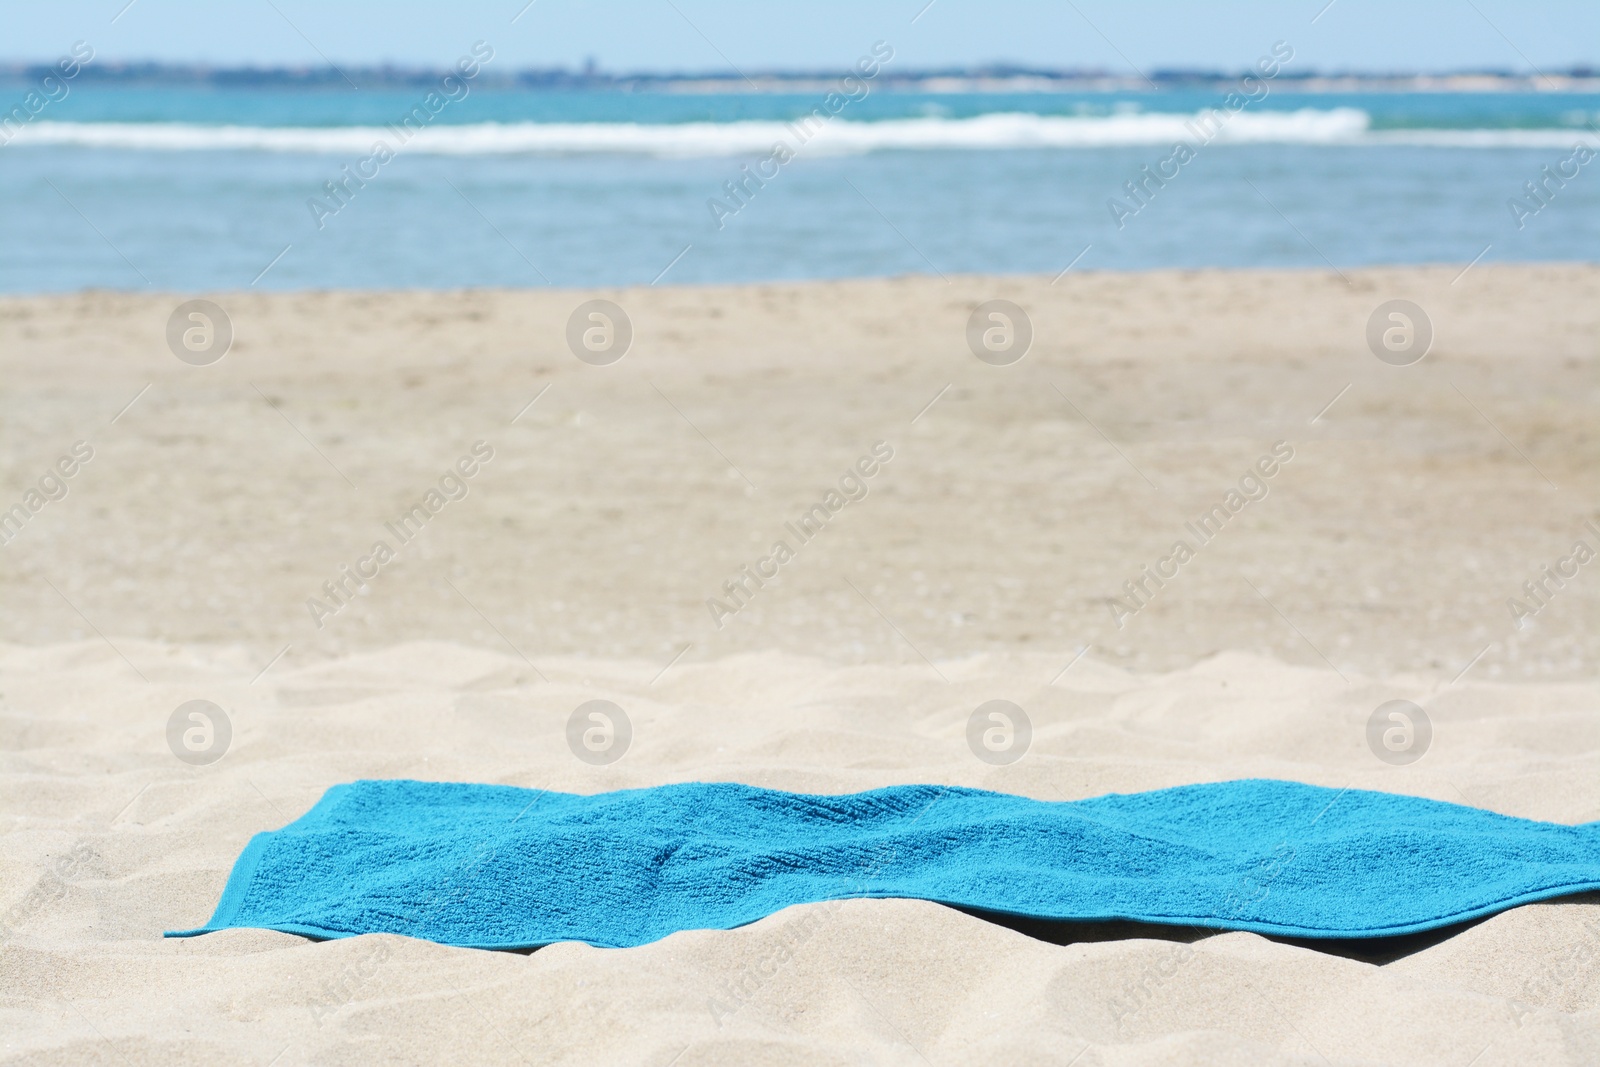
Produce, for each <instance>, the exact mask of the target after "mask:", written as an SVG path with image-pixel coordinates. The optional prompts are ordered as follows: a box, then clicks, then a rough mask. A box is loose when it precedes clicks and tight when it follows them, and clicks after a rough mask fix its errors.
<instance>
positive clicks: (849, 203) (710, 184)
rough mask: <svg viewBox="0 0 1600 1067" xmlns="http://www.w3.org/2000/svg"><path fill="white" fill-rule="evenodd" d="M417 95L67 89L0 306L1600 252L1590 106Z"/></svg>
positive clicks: (31, 141) (1366, 97)
mask: <svg viewBox="0 0 1600 1067" xmlns="http://www.w3.org/2000/svg"><path fill="white" fill-rule="evenodd" d="M29 88H30V87H29V86H28V85H27V84H26V83H12V84H0V110H3V109H8V108H10V107H11V106H12V104H13V103H16V102H18V101H20V100H21V99H22V98H23V96H24V94H26V93H27V91H28V89H29ZM424 93H425V90H420V89H418V90H383V91H356V90H351V89H345V90H331V89H321V90H309V89H307V90H298V89H246V88H240V89H212V88H194V87H181V88H180V87H153V86H136V87H114V86H110V85H105V84H87V83H86V84H83V85H79V86H76V87H73V88H72V90H71V92H70V94H69V95H67V96H66V97H65V98H64V99H61V100H59V101H56V102H53V103H50V104H49V105H47V106H46V107H44V108H43V109H42V110H40V111H39V112H38V113H37V114H36V115H33V116H31V118H30V119H29V120H28V121H26V122H20V123H13V125H12V127H9V128H0V132H3V136H0V140H3V141H4V143H3V144H0V233H3V234H4V240H3V241H0V291H6V292H42V291H61V290H75V289H81V288H86V287H99V288H116V289H142V288H157V289H164V290H177V291H196V290H216V289H242V288H248V287H250V286H252V285H254V286H256V287H258V288H271V289H307V288H334V287H355V288H396V287H421V288H454V287H466V286H488V285H494V286H502V285H505V286H524V285H558V286H594V285H626V284H640V283H649V282H652V281H657V280H659V281H662V282H675V283H705V282H737V281H754V280H771V279H798V278H824V277H854V276H865V275H892V274H906V273H921V274H954V273H970V272H1000V273H1018V272H1047V273H1051V274H1054V273H1056V272H1059V271H1061V270H1063V269H1065V268H1067V267H1068V266H1069V265H1075V267H1074V269H1080V270H1094V269H1119V270H1128V269H1143V268H1151V267H1202V266H1293V267H1318V268H1326V267H1328V266H1330V265H1331V266H1333V267H1336V268H1344V267H1354V266H1360V265H1365V264H1378V263H1416V262H1454V263H1462V264H1465V263H1467V262H1469V261H1471V260H1473V259H1474V258H1475V257H1480V256H1481V257H1482V258H1483V259H1484V260H1488V261H1492V260H1594V259H1596V258H1597V255H1600V159H1597V160H1596V161H1593V162H1590V161H1588V154H1589V152H1590V151H1591V150H1592V151H1594V152H1600V96H1593V95H1573V94H1555V93H1498V94H1465V93H1406V94H1395V93H1353V94H1307V93H1298V94H1296V93H1291V92H1287V91H1277V90H1273V91H1270V92H1269V94H1268V95H1267V96H1266V97H1265V98H1263V99H1260V100H1257V101H1253V102H1251V103H1250V104H1249V105H1248V106H1246V107H1245V108H1243V110H1240V111H1237V112H1236V113H1231V114H1229V113H1227V112H1225V111H1211V110H1209V109H1216V108H1221V107H1222V106H1223V97H1222V94H1221V93H1220V92H1210V91H1194V92H1176V91H1172V92H1148V93H1132V92H1123V93H1028V94H983V93H963V94H937V93H912V92H890V91H883V90H879V91H873V92H870V93H869V95H867V96H866V97H865V98H864V99H860V100H855V101H852V102H850V103H848V104H847V105H846V106H845V107H844V108H843V110H842V111H841V112H840V113H839V114H837V115H835V116H831V117H828V118H826V120H824V119H821V118H815V117H813V118H811V119H810V120H809V121H807V120H806V118H805V117H806V116H807V115H810V114H812V112H813V109H815V108H817V107H818V106H819V105H821V104H822V102H823V96H824V94H823V93H821V92H817V93H785V94H772V93H749V94H702V93H673V92H650V93H629V92H573V91H532V90H513V89H490V88H487V87H485V88H479V89H475V90H472V91H471V92H470V93H468V94H467V95H466V96H465V97H464V98H462V99H459V100H456V101H453V102H449V103H447V104H446V105H445V106H444V107H443V108H442V110H440V111H438V112H437V113H436V114H435V113H429V112H427V111H426V110H423V111H421V112H413V109H414V108H415V107H416V106H417V105H418V104H419V102H420V101H421V99H422V97H423V95H424ZM408 113H415V114H420V115H422V116H423V117H422V118H420V119H413V120H412V124H411V125H412V128H411V129H405V128H397V125H396V124H398V123H400V121H401V119H402V117H403V116H405V115H406V114H408ZM379 143H382V144H383V145H384V151H383V152H382V153H375V151H374V149H375V146H376V145H377V144H379ZM779 144H781V145H783V146H784V147H783V150H782V151H781V152H775V146H776V145H779ZM1179 144H1182V145H1184V146H1185V148H1184V150H1183V151H1181V152H1179V151H1177V150H1176V146H1177V145H1179ZM1580 145H1581V146H1587V147H1586V148H1584V149H1583V150H1581V151H1580V150H1578V149H1577V148H1576V147H1575V146H1580ZM1546 168H1548V169H1546ZM352 174H353V175H355V177H353V178H352V177H351V175H352ZM1151 174H1153V175H1155V177H1154V178H1151V177H1147V175H1151ZM750 175H754V177H750ZM1130 181H1132V182H1142V183H1143V184H1142V187H1140V188H1139V190H1138V193H1137V195H1135V194H1131V193H1129V192H1128V190H1127V186H1126V183H1128V182H1130ZM329 182H336V183H341V186H340V187H339V188H337V189H335V190H333V191H330V188H329V186H328V183H329ZM730 182H734V183H742V187H741V189H740V191H739V192H738V193H737V195H734V194H732V193H730V191H729V186H728V184H727V183H730ZM1529 182H1535V183H1541V184H1540V186H1539V189H1538V193H1539V195H1538V196H1537V197H1535V196H1532V195H1530V193H1529V190H1528V187H1527V184H1526V183H1529ZM1517 204H1520V205H1521V206H1520V207H1518V206H1517Z"/></svg>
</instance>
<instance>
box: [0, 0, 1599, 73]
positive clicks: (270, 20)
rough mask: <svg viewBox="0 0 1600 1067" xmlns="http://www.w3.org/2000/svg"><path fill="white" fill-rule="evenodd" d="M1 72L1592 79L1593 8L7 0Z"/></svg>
mask: <svg viewBox="0 0 1600 1067" xmlns="http://www.w3.org/2000/svg"><path fill="white" fill-rule="evenodd" d="M0 24H3V25H4V26H5V33H4V39H3V41H0V60H4V61H36V60H44V61H48V60H51V59H54V58H55V57H57V56H59V55H61V54H63V53H64V52H66V51H67V50H68V49H69V48H70V47H71V45H72V43H73V42H74V41H78V40H83V41H87V42H88V43H89V44H91V45H92V46H93V47H94V49H95V52H96V55H97V57H99V58H100V59H101V60H102V61H108V60H161V61H168V62H200V63H209V64H212V65H290V66H300V65H321V64H323V63H325V62H332V63H336V64H349V65H371V64H378V63H383V62H386V61H387V62H394V63H397V64H401V65H407V66H411V65H415V66H445V65H448V64H449V63H451V62H453V61H454V60H455V59H456V57H457V56H459V55H461V54H463V53H464V52H465V51H466V50H467V49H468V48H469V47H470V45H471V44H472V42H474V41H477V40H484V41H487V42H488V43H489V44H490V45H491V46H493V48H494V49H495V62H496V64H497V65H498V66H500V67H501V68H502V69H504V68H508V67H509V68H517V67H553V66H559V67H568V68H575V67H580V66H582V65H583V64H584V63H585V61H586V60H589V59H593V60H594V61H595V62H596V63H597V64H598V65H599V67H600V68H601V69H603V70H609V71H617V72H626V71H641V70H648V71H678V72H681V71H691V72H699V71H727V70H729V69H730V68H735V69H740V70H746V71H748V70H771V69H819V68H832V69H837V68H839V67H842V66H844V65H847V64H849V63H851V62H853V61H854V60H855V59H856V57H858V56H860V55H862V54H863V53H865V52H867V51H868V50H869V49H870V48H871V46H872V44H873V42H874V41H878V40H883V41H887V42H888V43H889V44H891V45H892V46H893V47H894V49H895V53H896V59H895V62H896V65H897V66H899V67H900V69H917V68H929V67H942V66H970V65H976V64H981V63H987V62H994V61H1009V62H1015V63H1021V64H1026V65H1031V66H1044V67H1098V68H1103V69H1107V70H1111V71H1121V72H1127V71H1131V70H1140V71H1146V70H1150V69H1153V68H1171V67H1190V68H1193V67H1199V68H1208V69H1223V70H1234V69H1240V68H1242V67H1244V66H1247V65H1249V64H1250V63H1252V62H1254V60H1255V59H1256V57H1258V56H1259V55H1261V54H1263V53H1265V52H1266V51H1267V50H1268V49H1269V48H1270V47H1271V46H1272V44H1273V42H1275V41H1279V40H1282V41H1287V42H1289V44H1290V45H1292V46H1293V48H1294V50H1295V54H1296V65H1297V66H1298V67H1300V68H1301V69H1318V70H1360V71H1385V70H1421V71H1442V70H1457V69H1463V68H1469V69H1481V68H1494V69H1510V70H1519V71H1529V70H1550V69H1568V68H1570V67H1572V66H1573V65H1574V64H1579V63H1585V64H1591V65H1594V66H1597V67H1600V3H1596V2H1595V0H1544V2H1537V3H1530V2H1528V0H1520V2H1519V0H1400V2H1397V0H1333V2H1332V3H1331V4H1329V3H1328V2H1327V0H1277V2H1265V0H1212V2H1208V3H1193V2H1184V0H1124V2H1120V3H1119V2H1116V0H1053V2H1044V0H933V2H932V3H931V4H929V3H928V2H927V0H854V2H850V0H811V2H806V3H783V4H780V3H774V2H766V0H745V2H734V0H610V2H601V0H533V2H532V3H531V4H529V3H528V2H527V0H430V2H421V0H133V2H132V3H131V4H129V3H128V2H127V0H52V2H50V3H43V2H39V0H26V2H23V0H0Z"/></svg>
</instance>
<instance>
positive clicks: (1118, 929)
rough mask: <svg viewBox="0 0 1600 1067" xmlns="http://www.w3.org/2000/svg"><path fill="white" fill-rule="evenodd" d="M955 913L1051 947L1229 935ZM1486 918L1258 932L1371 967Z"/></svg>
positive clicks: (1116, 922)
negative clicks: (1398, 927) (1311, 933)
mask: <svg viewBox="0 0 1600 1067" xmlns="http://www.w3.org/2000/svg"><path fill="white" fill-rule="evenodd" d="M955 910H956V911H959V912H962V913H963V914H966V915H971V916H972V917H973V918H975V919H982V920H983V921H984V922H990V923H994V924H995V925H996V926H1004V927H1005V928H1006V929H1008V930H1015V931H1016V932H1017V933H1019V934H1023V935H1025V936H1027V937H1031V938H1034V939H1035V940H1038V941H1046V942H1048V943H1050V944H1052V945H1078V944H1085V943H1089V942H1096V941H1129V940H1134V939H1147V940H1153V941H1175V942H1181V943H1184V944H1191V943H1193V942H1195V941H1201V940H1203V939H1205V938H1208V937H1214V936H1216V935H1217V934H1223V933H1227V931H1226V930H1214V929H1212V928H1211V927H1208V926H1165V925H1162V924H1160V923H1145V922H1135V921H1133V920H1130V919H1106V920H1099V921H1090V922H1079V921H1075V920H1071V919H1030V918H1026V917H1024V916H1020V915H1007V914H1005V913H1003V912H992V911H978V910H975V909H972V908H956V909H955ZM1484 921H1485V920H1484V919H1474V920H1472V921H1470V922H1464V923H1457V924H1456V925H1454V926H1443V927H1440V928H1439V929H1437V930H1425V931H1423V932H1422V933H1417V934H1401V935H1399V936H1397V937H1354V938H1349V937H1340V938H1333V937H1280V936H1278V935H1276V934H1262V935H1260V936H1262V937H1265V938H1266V939H1267V940H1268V941H1276V942H1278V943H1279V944H1282V945H1294V946H1295V947H1297V948H1308V949H1311V950H1312V951H1314V952H1324V953H1327V954H1328V955H1330V956H1342V957H1344V958H1345V959H1350V960H1360V961H1361V962H1362V963H1372V964H1376V965H1378V966H1380V967H1381V966H1383V965H1384V964H1386V963H1393V962H1395V961H1396V960H1402V959H1405V958H1406V957H1407V956H1410V955H1412V954H1413V953H1416V952H1421V951H1422V950H1423V949H1427V948H1432V947H1433V946H1434V945H1437V944H1440V943H1441V942H1444V941H1448V940H1450V939H1451V938H1452V937H1454V936H1456V935H1457V934H1459V933H1461V932H1462V931H1463V930H1470V929H1471V928H1472V927H1474V926H1477V925H1478V924H1479V923H1481V922H1484Z"/></svg>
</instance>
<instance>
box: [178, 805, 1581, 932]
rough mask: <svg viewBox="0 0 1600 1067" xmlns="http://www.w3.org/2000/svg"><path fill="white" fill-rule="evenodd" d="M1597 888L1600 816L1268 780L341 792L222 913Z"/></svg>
mask: <svg viewBox="0 0 1600 1067" xmlns="http://www.w3.org/2000/svg"><path fill="white" fill-rule="evenodd" d="M1596 888H1600V823H1587V824H1585V825H1581V826H1563V825H1558V824H1555V823H1543V822H1532V821H1529V820H1527V819H1515V818H1511V817H1509V816H1505V815H1497V814H1494V813H1493V812H1488V811H1483V810H1481V809H1478V808H1469V807H1461V806H1459V805H1455V804H1446V803H1442V802H1440V801H1434V800H1421V799H1418V798H1416V797H1408V796H1396V795H1392V794H1388V793H1373V792H1366V791H1362V790H1354V789H1350V790H1342V791H1341V790H1333V789H1323V788H1320V787H1317V786H1309V785H1301V784H1299V783H1295V782H1280V781H1266V780H1259V779H1258V780H1249V781H1237V782H1221V783H1217V784H1211V785H1192V786H1182V787H1179V788H1176V789H1163V790H1158V791H1155V792H1149V793H1133V794H1112V795H1109V796H1102V797H1095V798H1093V799H1089V800H1076V801H1060V802H1050V801H1039V800H1029V799H1026V798H1024V797H1017V796H1009V795H1006V794H1003V793H990V792H984V791H982V790H976V789H957V788H953V787H946V786H935V785H910V786H895V787H893V788H889V789H878V790H874V791H872V792H868V793H856V794H851V795H847V796H811V795H807V794H802V793H784V792H779V791H776V790H771V789H757V788H754V787H751V786H745V785H736V784H732V783H714V784H706V783H698V782H696V783H688V784H683V785H664V786H657V787H654V788H650V789H630V790H623V791H619V792H614V793H600V794H596V795H593V796H578V795H575V794H570V793H552V792H541V791H538V790H532V789H518V788H514V787H511V786H500V785H466V784H456V783H446V782H413V781H360V782H355V783H352V784H350V785H338V786H334V787H333V788H332V789H330V790H328V792H327V793H326V794H325V795H324V796H323V798H322V799H321V800H320V801H319V802H318V803H317V805H316V807H314V808H312V809H311V811H309V812H307V813H306V814H305V815H304V816H302V817H301V818H300V819H297V820H296V821H295V822H293V823H291V824H290V825H288V826H286V827H284V828H283V829H281V830H276V831H272V832H269V833H262V834H257V835H256V836H255V837H254V838H253V839H252V840H251V841H250V843H249V845H248V846H246V848H245V850H244V852H243V854H242V855H241V856H240V857H239V861H238V863H237V864H235V866H234V869H233V874H232V875H231V876H230V877H229V879H228V885H227V888H226V889H225V890H223V894H222V900H221V902H220V903H219V904H218V905H217V910H216V914H215V915H213V916H212V917H211V921H210V922H209V923H207V924H206V925H205V926H203V927H201V928H200V929H198V930H186V931H182V932H174V933H170V934H168V936H169V937H183V936H190V935H193V934H203V933H208V932H210V931H213V930H223V929H229V928H234V927H257V928H265V929H270V930H282V931H287V932H290V933H296V934H305V935H309V936H312V937H319V938H333V937H349V936H352V935H355V934H366V933H394V934H405V935H407V936H409V937H417V938H424V939H426V940H429V941H436V942H439V943H441V944H447V945H462V946H472V947H478V948H530V947H534V946H538V945H546V944H550V943H552V942H556V941H583V942H587V943H588V944H590V945H598V946H610V947H625V946H631V945H643V944H646V943H648V942H651V941H655V940H657V939H658V938H662V937H666V936H667V935H668V934H671V933H675V932H677V931H679V930H697V929H714V930H726V929H731V928H733V927H736V926H742V925H744V924H745V923H749V922H753V921H755V920H757V919H760V918H762V917H763V916H767V915H771V914H772V913H774V912H776V911H778V910H779V909H781V908H785V907H788V906H789V905H791V904H802V903H807V902H813V901H827V900H838V899H843V898H848V897H910V898H918V899H922V900H933V901H939V902H941V903H944V904H951V905H956V906H959V907H963V908H970V909H975V910H982V911H990V912H1003V913H1009V914H1012V915H1019V916H1029V917H1034V918H1044V919H1084V920H1103V919H1132V920H1137V921H1141V922H1150V923H1166V924H1171V925H1180V926H1203V927H1215V928H1220V929H1228V930H1254V931H1257V932H1259V933H1268V934H1281V935H1289V936H1298V937H1319V938H1365V937H1382V936H1388V935H1394V934H1406V933H1413V932H1417V931H1421V930H1428V929H1433V928H1436V927H1440V926H1447V925H1450V924H1453V923H1459V922H1463V921H1465V920H1469V919H1475V918H1480V917H1482V916H1485V915H1490V914H1493V913H1495V912H1498V911H1502V910H1504V909H1506V908H1510V907H1514V906H1515V905H1518V904H1525V903H1528V902H1530V901H1535V900H1543V899H1546V898H1548V897H1554V896H1559V895H1562V894H1568V893H1577V892H1581V891H1584V890H1591V889H1596Z"/></svg>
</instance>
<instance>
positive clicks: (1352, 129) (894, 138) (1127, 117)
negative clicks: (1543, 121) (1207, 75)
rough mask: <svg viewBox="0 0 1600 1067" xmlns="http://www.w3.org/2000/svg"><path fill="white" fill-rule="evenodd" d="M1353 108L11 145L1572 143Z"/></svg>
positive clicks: (155, 128)
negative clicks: (1386, 121) (1419, 122)
mask: <svg viewBox="0 0 1600 1067" xmlns="http://www.w3.org/2000/svg"><path fill="white" fill-rule="evenodd" d="M1369 125H1370V120H1369V117H1368V115H1367V113H1366V112H1364V111H1361V110H1359V109H1356V108H1332V109H1327V110H1317V109H1310V108H1307V109H1303V110H1299V111H1243V112H1239V113H1237V114H1233V115H1231V116H1230V115H1227V114H1226V113H1225V112H1220V111H1218V112H1200V113H1198V114H1193V115H1190V114H1171V113H1163V112H1146V113H1138V114H1122V115H1110V116H1101V117H1085V116H1070V117H1069V116H1054V115H1034V114H1019V113H1003V114H990V115H979V116H977V117H975V118H965V119H950V118H940V117H924V118H910V119H891V120H885V121H880V122H855V121H849V120H845V119H839V118H834V119H829V120H828V121H826V122H823V121H820V120H812V122H811V123H809V124H808V127H806V128H802V127H801V125H799V124H796V123H788V122H761V121H746V122H686V123H677V124H671V125H648V124H640V123H627V122H580V123H540V122H517V123H497V122H485V123H476V124H471V125H438V126H430V127H426V128H424V129H422V130H418V131H407V130H398V129H396V128H395V127H385V126H337V127H326V128H317V127H293V126H281V127H279V126H206V125H199V124H195V123H176V122H174V123H122V122H36V123H33V124H31V125H28V126H24V127H22V128H20V129H18V130H17V131H16V133H15V136H14V137H13V138H12V140H11V142H10V143H11V144H14V145H75V146H83V147H94V148H121V149H140V150H149V151H174V152H195V151H257V152H292V153H300V154H327V155H343V156H362V157H365V156H367V155H370V154H371V153H372V152H373V150H374V146H375V145H376V144H378V143H379V142H382V143H383V144H385V145H387V146H388V147H389V148H390V149H391V150H397V149H399V148H401V147H402V146H403V147H404V149H405V151H407V152H420V153H426V154H431V155H462V156H476V155H514V154H525V155H574V154H592V153H605V154H623V155H646V156H659V157H677V158H684V157H705V156H738V155H766V154H767V153H769V152H771V151H772V149H773V146H774V145H775V144H778V143H780V142H781V143H782V144H784V145H786V146H787V147H788V149H789V150H790V151H792V152H798V151H799V150H800V149H801V148H802V146H803V149H804V151H805V152H806V153H808V154H809V153H819V154H820V153H832V154H838V153H861V152H872V151H878V150H896V149H898V150H927V149H968V150H994V149H1011V148H1098V147H1108V146H1118V145H1162V146H1166V145H1171V144H1173V143H1175V142H1178V141H1183V142H1186V143H1188V144H1190V145H1194V144H1196V143H1198V142H1199V141H1201V140H1204V139H1206V136H1207V134H1209V135H1210V143H1212V144H1310V145H1316V144H1414V145H1438V146H1448V147H1462V148H1487V147H1547V146H1549V147H1560V146H1570V145H1571V144H1572V143H1573V142H1574V140H1575V139H1576V137H1577V136H1578V135H1579V133H1580V131H1572V132H1567V131H1563V130H1439V129H1434V130H1385V131H1378V132H1373V131H1370V130H1369Z"/></svg>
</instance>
